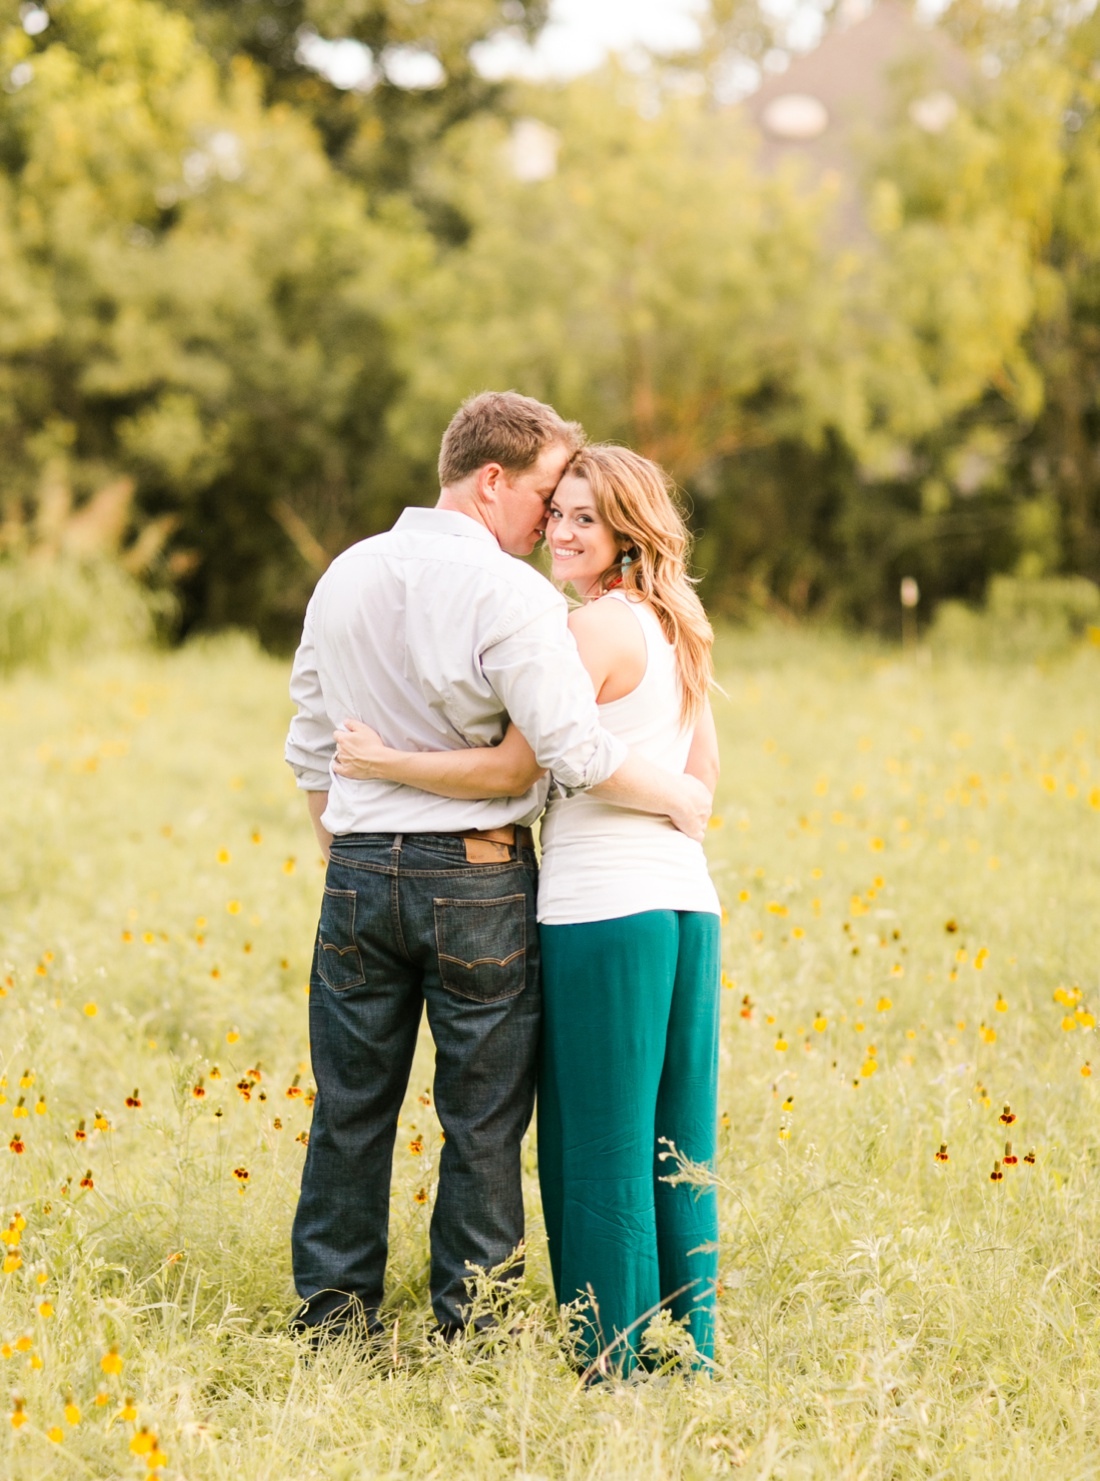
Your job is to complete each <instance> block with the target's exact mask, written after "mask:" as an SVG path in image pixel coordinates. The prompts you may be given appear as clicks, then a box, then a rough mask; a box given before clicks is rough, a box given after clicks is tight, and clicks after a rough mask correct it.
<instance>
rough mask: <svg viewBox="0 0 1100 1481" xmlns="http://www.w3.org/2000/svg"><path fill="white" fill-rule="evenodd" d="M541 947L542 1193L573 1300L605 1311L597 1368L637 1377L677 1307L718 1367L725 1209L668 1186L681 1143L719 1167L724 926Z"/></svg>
mask: <svg viewBox="0 0 1100 1481" xmlns="http://www.w3.org/2000/svg"><path fill="white" fill-rule="evenodd" d="M539 937H540V941H541V945H542V976H543V1040H542V1059H541V1066H540V1078H539V1091H538V1152H539V1182H540V1185H541V1188H542V1203H543V1210H544V1213H545V1217H546V1232H547V1238H548V1241H549V1245H550V1262H551V1266H552V1269H553V1275H554V1287H555V1290H556V1292H557V1297H558V1300H559V1301H560V1302H562V1303H566V1302H571V1301H575V1300H577V1298H578V1296H580V1297H588V1298H590V1301H591V1306H590V1308H589V1309H588V1310H587V1311H586V1312H585V1313H584V1315H583V1317H582V1330H581V1340H582V1345H583V1350H584V1352H585V1353H586V1354H587V1357H588V1361H589V1362H595V1361H596V1360H597V1358H599V1356H600V1354H601V1353H604V1352H606V1354H607V1356H606V1364H604V1363H601V1367H604V1366H606V1367H607V1368H609V1369H616V1370H619V1371H622V1372H624V1373H626V1372H629V1371H631V1369H632V1368H633V1367H634V1366H635V1365H636V1363H637V1361H638V1351H639V1348H640V1346H641V1339H642V1335H643V1333H644V1331H645V1328H646V1327H647V1326H648V1325H649V1320H650V1315H652V1314H655V1313H656V1310H657V1309H658V1308H660V1307H661V1306H664V1307H666V1308H667V1309H668V1310H670V1311H671V1312H672V1314H673V1316H674V1317H676V1318H678V1319H679V1318H684V1317H686V1318H687V1321H688V1326H689V1330H690V1331H691V1333H692V1336H693V1337H694V1339H695V1344H696V1348H697V1350H698V1352H699V1354H700V1357H701V1358H702V1359H703V1362H704V1364H705V1363H706V1362H707V1361H708V1360H710V1359H711V1358H712V1357H713V1353H714V1315H715V1287H716V1281H717V1273H718V1257H717V1252H716V1250H715V1248H714V1245H715V1242H716V1241H717V1238H718V1210H717V1197H716V1194H715V1191H714V1189H713V1188H710V1189H706V1190H700V1189H698V1188H692V1187H689V1186H687V1185H683V1184H681V1185H679V1186H676V1187H670V1186H669V1184H668V1183H666V1182H662V1178H665V1177H667V1176H668V1175H669V1174H670V1173H671V1172H674V1171H675V1166H676V1164H675V1162H674V1161H673V1159H672V1158H667V1159H666V1160H665V1161H661V1160H660V1154H661V1153H662V1152H667V1150H668V1148H667V1147H666V1146H665V1145H664V1143H663V1142H662V1138H667V1139H668V1141H670V1142H672V1143H674V1144H675V1146H676V1147H677V1148H678V1150H679V1151H681V1152H682V1153H684V1155H685V1156H687V1157H689V1158H691V1159H692V1160H693V1161H696V1162H703V1163H712V1162H713V1160H714V1156H715V1151H716V1140H717V1130H718V1128H717V1121H718V1112H717V1097H718V1011H719V995H720V985H719V983H720V941H719V922H718V917H717V916H716V915H708V914H704V913H702V912H695V911H675V910H647V911H645V912H643V913H642V914H639V915H629V916H623V917H620V918H619V919H617V920H607V921H593V922H587V923H584V924H580V925H566V926H540V928H539ZM647 1313H648V1314H650V1315H647ZM608 1349H610V1351H608Z"/></svg>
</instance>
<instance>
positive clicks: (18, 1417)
mask: <svg viewBox="0 0 1100 1481" xmlns="http://www.w3.org/2000/svg"><path fill="white" fill-rule="evenodd" d="M11 1405H12V1407H11V1414H10V1415H9V1416H8V1417H9V1419H10V1420H11V1427H12V1429H13V1430H18V1429H22V1427H23V1426H24V1425H25V1424H26V1422H27V1416H26V1414H25V1413H24V1412H23V1410H24V1403H23V1400H22V1399H19V1398H15V1399H12V1401H11Z"/></svg>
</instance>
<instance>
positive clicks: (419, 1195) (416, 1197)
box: [413, 1188, 428, 1204]
mask: <svg viewBox="0 0 1100 1481" xmlns="http://www.w3.org/2000/svg"><path fill="white" fill-rule="evenodd" d="M427 1201H428V1190H427V1188H418V1189H417V1190H416V1192H415V1193H414V1194H413V1202H414V1203H419V1204H425V1203H427Z"/></svg>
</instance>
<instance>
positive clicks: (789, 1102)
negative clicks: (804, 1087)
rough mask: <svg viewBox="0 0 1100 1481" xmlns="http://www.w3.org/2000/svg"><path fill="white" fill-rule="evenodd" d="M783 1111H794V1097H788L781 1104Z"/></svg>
mask: <svg viewBox="0 0 1100 1481" xmlns="http://www.w3.org/2000/svg"><path fill="white" fill-rule="evenodd" d="M783 1109H784V1111H793V1110H794V1096H793V1095H788V1097H787V1099H786V1100H785V1101H784V1102H783Z"/></svg>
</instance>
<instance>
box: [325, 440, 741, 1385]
mask: <svg viewBox="0 0 1100 1481" xmlns="http://www.w3.org/2000/svg"><path fill="white" fill-rule="evenodd" d="M546 539H547V544H548V545H549V548H550V554H551V557H552V563H553V564H552V575H553V577H554V579H555V581H558V582H560V583H566V582H568V583H569V584H570V585H571V586H572V587H573V589H574V591H575V592H576V593H577V596H578V597H579V598H580V599H581V601H582V603H583V605H581V606H579V607H578V608H577V609H576V610H575V611H574V612H573V613H572V614H571V616H570V627H571V629H572V631H573V635H574V637H575V639H576V642H577V647H578V650H579V652H580V656H581V659H582V661H583V662H584V665H585V667H586V668H587V670H588V673H589V675H590V676H591V679H592V683H593V686H594V688H595V691H596V697H597V701H598V703H599V706H600V718H601V720H602V722H603V724H604V725H605V727H606V728H607V729H608V730H610V731H612V732H613V733H614V734H615V735H617V736H619V737H620V738H621V739H622V740H624V741H625V742H626V743H627V744H628V745H629V746H630V747H631V749H632V750H635V751H638V752H640V753H641V754H642V755H643V756H646V757H647V758H648V759H649V760H651V761H655V762H657V763H659V764H661V765H663V766H666V767H668V768H669V769H670V770H673V771H677V772H683V771H688V772H690V773H691V774H693V775H694V776H696V777H698V778H700V779H701V780H702V781H703V782H705V783H706V785H707V786H708V787H709V788H710V789H711V791H712V792H713V790H714V786H715V783H716V781H717V777H718V747H717V738H716V735H715V728H714V721H713V718H712V716H711V712H710V705H709V701H708V697H707V695H708V687H709V683H710V678H711V652H710V650H711V643H712V639H713V635H712V632H711V628H710V624H709V623H708V622H707V619H706V615H705V614H704V612H703V609H702V606H701V604H700V602H699V598H698V597H697V595H696V594H695V591H694V588H693V587H692V585H691V582H690V580H689V578H688V575H687V571H686V567H685V558H686V554H687V548H688V537H687V532H686V530H685V527H684V522H683V519H682V517H681V515H680V514H679V512H678V510H677V508H676V506H675V504H674V503H673V500H672V497H671V493H670V488H669V482H668V480H667V478H666V477H665V475H664V474H663V473H662V471H661V470H660V469H659V468H658V467H657V466H656V465H655V464H654V463H651V462H650V461H649V460H648V459H646V458H642V457H640V456H639V455H638V454H637V453H633V452H630V451H629V450H628V449H626V448H621V447H612V446H594V447H589V448H585V449H583V450H582V451H581V452H580V453H578V454H577V456H576V458H575V459H574V460H573V462H572V463H571V464H570V467H569V469H568V470H567V472H566V474H565V476H564V477H563V478H562V480H561V482H560V484H559V485H558V488H557V491H556V493H555V495H554V499H553V502H552V504H551V506H550V511H549V518H548V523H547V530H546ZM337 741H338V760H337V765H336V770H337V771H338V772H340V773H341V774H342V775H345V776H352V777H379V778H382V779H385V780H389V781H395V782H403V783H406V784H408V785H411V786H416V787H420V788H422V789H425V790H428V791H438V792H442V793H444V795H446V794H447V792H448V790H449V788H448V786H447V785H446V779H445V778H444V777H443V773H444V769H445V768H446V764H447V763H446V759H445V757H443V756H439V755H437V754H435V753H424V752H418V753H415V754H411V753H408V754H407V753H405V752H400V751H394V750H390V749H388V748H386V747H383V746H382V745H381V742H380V741H379V739H378V737H377V735H376V734H375V732H374V731H371V730H369V729H368V728H367V727H364V726H360V725H358V724H354V723H353V722H349V728H346V729H344V730H342V731H338V732H337ZM464 754H465V759H466V760H467V761H468V762H469V761H470V760H471V757H472V758H476V759H474V761H473V765H474V767H475V771H474V774H472V775H471V773H470V770H469V769H467V771H466V775H465V777H464V785H463V792H464V794H465V795H470V790H469V789H470V787H471V786H472V787H473V788H474V791H475V792H477V793H478V795H482V796H485V795H492V792H493V791H494V789H497V790H499V784H500V782H501V779H502V778H504V777H508V778H510V785H511V786H512V787H516V788H517V790H518V791H522V790H524V789H526V787H528V786H529V785H530V784H531V781H532V779H533V777H535V776H537V775H538V768H537V764H536V762H535V760H534V757H533V755H532V754H531V751H530V748H529V747H528V746H527V743H526V741H525V740H524V739H523V737H522V736H521V735H520V734H519V732H518V731H516V730H515V728H514V727H511V728H510V729H509V730H508V732H507V734H506V736H505V738H504V740H503V741H502V742H501V744H500V745H499V746H496V747H492V748H486V749H484V750H481V751H475V752H472V753H464ZM517 768H518V774H519V776H520V780H521V785H518V786H517V783H516V780H515V778H516V776H517ZM452 785H453V781H452ZM479 789H480V790H479ZM538 918H539V936H540V944H541V949H542V974H543V1000H544V1020H543V1050H542V1062H541V1067H540V1078H539V1094H538V1150H539V1182H540V1185H541V1189H542V1199H543V1208H544V1213H545V1217H546V1231H547V1238H548V1242H549V1246H550V1260H551V1266H552V1269H553V1276H554V1286H555V1289H556V1292H557V1296H558V1299H559V1301H561V1302H574V1301H577V1300H578V1298H580V1299H581V1306H580V1308H579V1310H580V1322H581V1341H582V1344H583V1347H584V1350H585V1353H586V1356H587V1361H588V1363H589V1365H590V1366H591V1367H592V1369H593V1371H607V1370H608V1369H609V1368H611V1367H614V1368H617V1369H620V1370H621V1371H623V1372H629V1371H630V1370H631V1369H632V1368H633V1367H634V1366H635V1364H636V1362H637V1361H638V1349H639V1347H640V1343H641V1337H642V1333H643V1331H644V1329H645V1327H646V1326H647V1325H648V1320H649V1318H650V1317H651V1316H652V1315H654V1314H655V1313H656V1311H657V1310H658V1309H659V1308H661V1307H662V1306H664V1307H667V1308H669V1309H670V1310H671V1312H672V1314H673V1316H674V1317H676V1318H682V1319H684V1320H686V1322H687V1325H688V1328H689V1330H690V1331H691V1334H692V1336H693V1338H694V1340H695V1346H696V1349H697V1351H698V1354H699V1358H700V1361H701V1362H702V1363H703V1364H707V1363H709V1362H710V1360H711V1359H712V1357H713V1350H714V1300H715V1285H716V1276H717V1256H716V1252H715V1244H716V1240H717V1235H718V1228H717V1209H716V1200H715V1195H714V1192H713V1190H709V1191H706V1192H704V1193H703V1194H702V1195H700V1194H699V1192H698V1190H697V1189H693V1188H691V1187H689V1186H686V1185H680V1186H670V1185H669V1183H668V1182H667V1181H665V1179H666V1178H667V1177H668V1175H669V1173H670V1172H671V1171H673V1170H674V1167H675V1164H674V1163H673V1162H672V1161H671V1160H670V1159H669V1158H668V1156H667V1154H668V1149H669V1146H670V1145H672V1146H675V1147H676V1148H677V1149H678V1150H679V1151H680V1152H681V1153H683V1154H684V1155H685V1156H687V1157H689V1158H691V1159H692V1160H694V1161H698V1162H704V1163H706V1162H710V1161H711V1160H712V1159H713V1157H714V1154H715V1138H716V1130H717V1127H716V1123H717V1064H718V1002H719V977H720V972H719V922H720V906H719V904H718V899H717V896H716V894H715V891H714V886H713V884H712V883H711V881H710V877H709V875H708V873H707V867H706V861H705V858H704V855H703V851H702V848H701V846H700V845H699V844H698V843H695V842H693V841H692V840H691V839H690V838H688V837H687V835H686V834H683V833H680V832H678V831H677V830H676V829H675V828H674V827H673V826H672V824H671V823H669V822H668V821H667V820H665V819H663V818H659V817H656V816H651V815H649V814H645V813H638V812H633V811H627V810H625V809H621V808H617V807H615V806H613V805H611V804H608V803H603V802H601V801H599V800H598V799H596V798H593V797H590V796H587V795H585V794H583V793H582V794H580V795H577V796H574V797H570V798H556V799H554V800H552V801H551V802H550V805H549V807H548V810H547V812H546V815H545V817H544V819H543V824H542V865H541V870H540V876H539V896H538Z"/></svg>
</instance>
